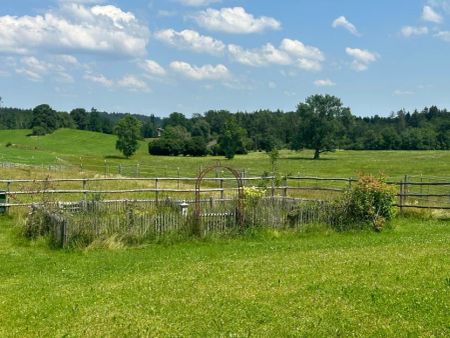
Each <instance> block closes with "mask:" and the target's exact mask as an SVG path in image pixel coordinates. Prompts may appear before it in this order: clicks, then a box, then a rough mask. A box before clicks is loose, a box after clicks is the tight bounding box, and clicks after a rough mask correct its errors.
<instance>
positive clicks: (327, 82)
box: [314, 79, 336, 87]
mask: <svg viewBox="0 0 450 338" xmlns="http://www.w3.org/2000/svg"><path fill="white" fill-rule="evenodd" d="M314 85H315V86H316V87H333V86H335V85H336V83H334V82H333V81H331V80H330V79H325V80H316V81H314Z"/></svg>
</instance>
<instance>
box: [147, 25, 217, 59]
mask: <svg viewBox="0 0 450 338" xmlns="http://www.w3.org/2000/svg"><path fill="white" fill-rule="evenodd" d="M155 37H156V38H157V39H158V40H160V41H162V42H164V43H166V44H168V45H170V46H173V47H176V48H178V49H189V50H193V51H195V52H201V53H209V54H213V55H218V54H222V53H223V52H224V50H225V44H224V43H223V42H222V41H220V40H216V39H214V38H212V37H210V36H205V35H201V34H199V33H198V32H196V31H193V30H189V29H185V30H183V31H181V32H177V31H175V30H173V29H165V30H162V31H159V32H156V33H155Z"/></svg>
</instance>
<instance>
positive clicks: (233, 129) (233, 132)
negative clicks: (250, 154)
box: [219, 118, 247, 160]
mask: <svg viewBox="0 0 450 338" xmlns="http://www.w3.org/2000/svg"><path fill="white" fill-rule="evenodd" d="M246 137H247V135H246V131H245V129H243V128H241V127H239V125H238V124H237V122H236V121H235V119H234V118H229V119H228V121H227V122H226V123H225V129H224V131H223V134H221V135H220V137H219V146H220V148H221V150H222V152H223V153H224V154H225V157H226V158H227V159H229V160H231V159H232V158H233V157H234V155H235V154H237V153H241V154H242V153H246V152H247V151H246V148H245V141H246Z"/></svg>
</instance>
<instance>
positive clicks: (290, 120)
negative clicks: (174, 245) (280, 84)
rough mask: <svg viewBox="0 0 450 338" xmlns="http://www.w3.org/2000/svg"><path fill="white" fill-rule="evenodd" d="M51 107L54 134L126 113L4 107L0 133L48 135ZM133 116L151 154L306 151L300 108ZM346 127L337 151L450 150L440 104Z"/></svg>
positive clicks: (102, 128)
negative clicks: (227, 145)
mask: <svg viewBox="0 0 450 338" xmlns="http://www.w3.org/2000/svg"><path fill="white" fill-rule="evenodd" d="M299 107H300V105H299ZM48 109H50V110H51V111H52V114H51V116H52V117H51V122H50V123H51V124H52V126H53V127H52V128H51V129H52V130H55V129H57V128H76V129H81V130H90V131H97V132H102V133H106V134H113V133H114V126H115V125H116V123H117V122H118V121H119V120H120V119H121V118H123V117H124V116H125V115H126V114H121V113H107V112H101V111H97V110H96V109H91V110H90V111H86V110H85V109H82V108H77V109H73V110H72V111H71V112H56V111H54V110H52V109H51V108H50V107H49V106H48V105H41V106H38V107H36V108H34V109H29V110H27V109H18V108H7V107H0V129H33V128H35V129H33V133H34V134H45V133H46V132H45V131H43V130H40V129H39V128H41V127H40V126H37V125H36V118H37V117H36V116H37V115H38V114H39V111H41V112H42V114H44V115H45V116H46V117H45V118H48V116H49V113H48ZM36 112H37V113H36ZM132 116H133V117H135V118H136V119H138V120H139V121H140V122H141V125H142V127H141V137H142V138H156V137H157V136H158V130H159V134H160V135H159V136H161V137H160V139H159V140H158V141H157V142H154V143H150V147H149V150H150V153H153V154H156V155H158V154H160V155H163V154H171V155H180V154H184V155H186V154H189V155H197V156H202V155H206V154H208V153H212V154H221V153H222V154H223V150H221V149H220V144H223V143H224V142H226V140H227V138H228V142H238V144H237V151H236V153H246V152H248V151H256V150H260V151H270V150H272V149H274V148H291V149H299V148H301V147H299V144H298V135H299V133H301V129H302V123H303V122H302V115H301V112H300V108H299V109H297V111H292V112H283V111H279V110H277V111H270V110H258V111H255V112H237V113H231V112H229V111H226V110H218V111H217V110H210V111H208V112H206V113H203V114H194V115H193V116H192V117H191V118H187V117H186V116H184V115H183V114H181V113H177V112H175V113H172V114H170V116H169V117H164V118H161V117H157V116H154V115H150V116H145V115H136V114H132ZM46 123H47V122H46ZM342 126H343V127H342V128H340V129H339V133H338V134H335V136H334V138H335V140H334V148H335V149H353V150H438V149H441V150H448V149H450V112H448V111H447V110H446V109H439V108H437V107H435V106H432V107H430V108H424V109H423V110H422V111H417V110H415V111H413V112H408V111H404V110H401V111H398V112H397V113H392V114H391V115H390V116H389V117H381V116H378V115H375V116H372V117H358V116H353V115H351V114H350V115H349V116H347V118H346V120H345V123H343V124H342ZM164 140H165V141H164ZM224 140H225V141H224ZM180 142H181V143H180ZM187 143H189V146H190V147H191V148H193V149H191V151H190V152H187V153H186V151H185V150H184V149H185V148H186V144H187ZM152 144H153V145H152Z"/></svg>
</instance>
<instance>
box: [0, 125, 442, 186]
mask: <svg viewBox="0 0 450 338" xmlns="http://www.w3.org/2000/svg"><path fill="white" fill-rule="evenodd" d="M27 134H29V131H28V130H0V161H1V160H2V159H3V160H11V161H15V162H19V163H34V164H41V163H44V164H49V163H71V164H73V165H76V166H78V165H79V164H80V157H81V158H82V162H83V165H84V167H85V168H91V169H94V170H97V171H100V172H103V166H104V162H105V160H106V161H107V163H108V164H109V165H111V168H112V170H116V171H117V165H119V164H122V165H134V164H135V163H137V162H139V163H140V164H141V172H142V174H144V175H148V176H176V175H177V168H180V174H181V175H187V176H193V175H195V174H196V173H197V172H198V169H199V167H200V166H203V167H206V166H208V165H210V164H213V163H215V162H217V161H222V162H224V163H227V164H230V165H232V166H234V167H236V168H240V169H247V170H248V171H249V172H250V174H254V175H260V174H262V173H263V172H264V171H270V164H269V160H268V157H267V155H266V154H265V153H251V154H249V155H246V156H237V157H236V158H235V159H234V160H232V161H226V160H225V159H224V158H223V157H205V158H189V157H188V158H183V157H165V156H162V157H157V156H149V155H148V153H147V144H146V143H145V142H141V147H140V149H139V150H138V152H137V154H136V155H134V156H133V157H132V158H131V159H128V160H127V159H124V158H122V156H121V154H120V152H118V151H117V150H115V140H116V137H115V136H114V135H105V134H101V133H94V132H88V131H80V130H71V129H60V130H57V131H56V132H54V133H53V134H51V135H46V136H42V137H28V136H26V135H27ZM7 142H11V143H13V144H14V146H12V147H5V145H6V143H7ZM311 157H312V153H311V152H310V151H304V152H290V151H283V152H282V158H281V159H280V161H279V171H280V172H281V173H282V174H293V175H296V174H302V175H321V176H344V177H348V176H356V175H357V174H358V173H360V172H366V173H374V174H378V173H380V172H381V173H384V174H385V175H388V176H391V177H401V176H403V175H421V174H423V175H428V176H440V177H450V164H449V163H450V152H448V151H338V152H336V153H330V154H324V155H323V160H321V161H312V160H311ZM113 172H114V171H113Z"/></svg>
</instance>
